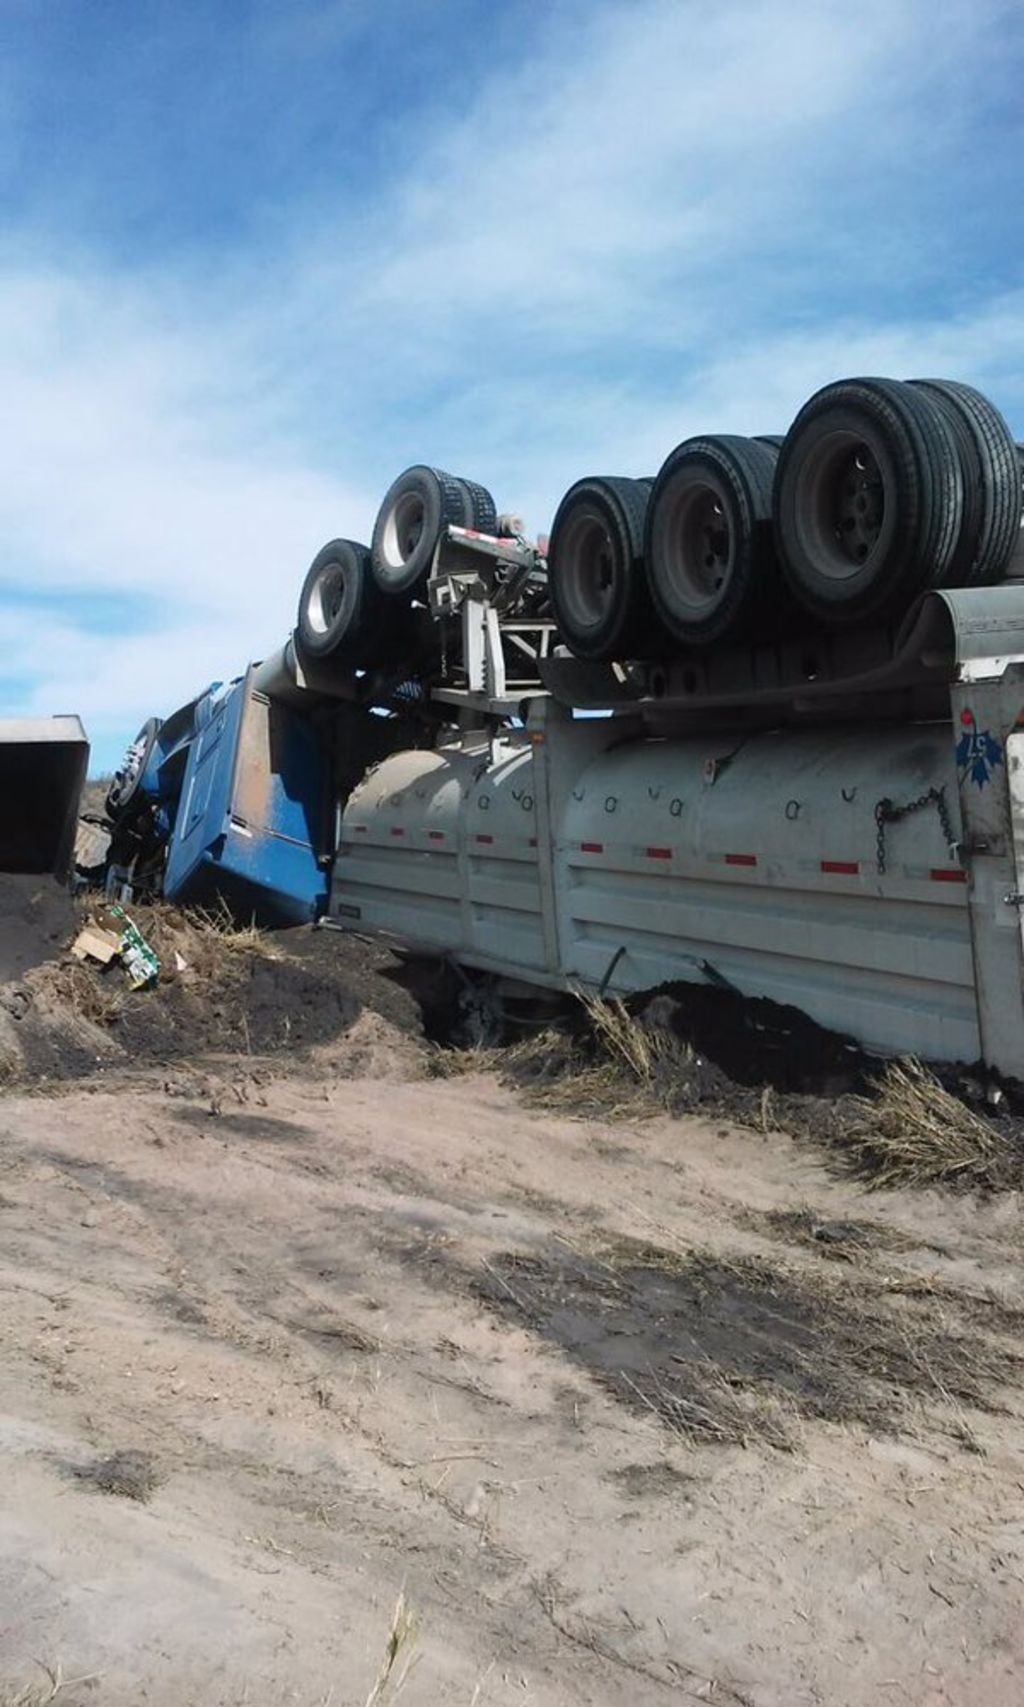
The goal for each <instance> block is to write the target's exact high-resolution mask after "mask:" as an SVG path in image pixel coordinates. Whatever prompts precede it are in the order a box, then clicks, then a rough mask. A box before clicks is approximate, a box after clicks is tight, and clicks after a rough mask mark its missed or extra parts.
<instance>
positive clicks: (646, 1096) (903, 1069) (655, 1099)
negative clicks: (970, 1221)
mask: <svg viewBox="0 0 1024 1707" xmlns="http://www.w3.org/2000/svg"><path fill="white" fill-rule="evenodd" d="M577 996H578V999H579V1002H580V1004H581V1008H582V1012H583V1017H584V1020H585V1024H584V1025H583V1026H582V1028H579V1029H572V1030H570V1029H554V1030H548V1031H544V1032H542V1033H540V1034H539V1035H538V1036H536V1037H533V1038H529V1039H527V1040H526V1041H524V1042H523V1043H520V1044H517V1045H515V1046H514V1047H513V1048H511V1049H507V1050H505V1051H503V1052H501V1054H500V1055H499V1056H496V1055H495V1052H488V1053H487V1058H486V1062H485V1063H484V1062H481V1061H480V1060H479V1059H476V1060H474V1059H473V1057H472V1053H470V1054H469V1055H468V1056H467V1057H466V1058H465V1059H464V1060H463V1061H462V1062H461V1063H460V1065H459V1069H458V1070H460V1071H466V1072H471V1071H474V1070H477V1068H478V1067H479V1068H480V1069H481V1070H490V1071H493V1070H494V1069H495V1068H496V1067H498V1068H499V1069H500V1070H501V1071H502V1072H503V1074H504V1075H505V1077H506V1078H507V1079H508V1081H509V1082H510V1083H512V1084H514V1085H515V1086H516V1087H517V1088H518V1089H519V1090H520V1091H521V1092H522V1093H523V1095H524V1096H525V1098H526V1100H527V1101H528V1102H530V1103H532V1104H534V1105H535V1106H539V1107H541V1108H545V1109H549V1110H551V1111H552V1112H555V1113H560V1114H568V1115H578V1116H580V1117H582V1118H591V1117H595V1116H596V1117H603V1118H605V1119H643V1118H647V1117H651V1116H654V1115H658V1114H664V1113H672V1112H680V1111H685V1110H687V1109H690V1108H706V1109H707V1110H708V1111H709V1112H715V1113H717V1114H718V1115H720V1116H725V1117H726V1118H731V1119H734V1120H736V1121H738V1122H739V1123H741V1124H744V1125H748V1126H753V1127H754V1128H755V1129H757V1130H760V1131H762V1132H768V1131H769V1130H772V1129H775V1130H783V1131H787V1132H789V1133H791V1134H792V1135H793V1136H794V1137H799V1138H802V1139H808V1138H809V1139H811V1140H812V1141H814V1142H816V1143H825V1144H827V1145H828V1146H829V1147H830V1148H831V1149H832V1151H833V1153H834V1154H835V1155H836V1156H837V1158H840V1159H841V1160H842V1161H843V1162H844V1164H846V1165H848V1166H851V1167H853V1168H854V1169H855V1170H856V1171H857V1172H858V1173H860V1174H861V1175H862V1176H863V1177H865V1178H866V1179H869V1180H870V1181H871V1183H872V1184H874V1185H877V1186H897V1185H938V1184H945V1185H964V1186H969V1187H974V1188H986V1189H999V1188H1005V1187H1007V1186H1013V1185H1018V1186H1019V1185H1021V1184H1022V1183H1024V1146H1022V1143H1021V1139H1020V1135H1019V1123H1017V1122H1015V1121H1013V1120H1007V1121H1004V1122H998V1123H997V1122H993V1121H990V1120H988V1119H987V1118H986V1117H985V1115H984V1114H982V1113H978V1112H976V1111H975V1110H974V1109H972V1108H971V1107H969V1106H968V1104H967V1103H966V1102H964V1101H962V1100H961V1099H960V1097H958V1096H957V1095H956V1094H955V1093H954V1092H953V1091H951V1090H948V1089H947V1088H946V1087H945V1085H943V1084H942V1083H941V1081H940V1080H939V1079H938V1078H937V1077H936V1075H935V1074H934V1073H932V1072H931V1071H930V1070H929V1069H928V1068H927V1067H925V1066H924V1065H923V1064H922V1063H921V1062H920V1061H918V1060H916V1059H914V1058H913V1057H907V1058H905V1059H903V1060H899V1061H893V1062H890V1063H889V1065H888V1066H886V1067H885V1069H884V1071H882V1072H881V1073H880V1074H879V1075H878V1077H877V1078H875V1079H874V1080H871V1081H870V1082H869V1085H868V1089H867V1091H866V1093H862V1094H856V1093H853V1092H847V1093H845V1094H840V1095H838V1096H837V1095H831V1096H827V1097H826V1096H823V1095H813V1094H810V1093H806V1092H800V1093H789V1092H783V1091H779V1090H776V1089H773V1088H772V1086H770V1085H764V1086H763V1087H761V1088H760V1089H757V1088H753V1087H751V1086H749V1085H734V1084H732V1083H731V1082H730V1081H729V1080H728V1078H727V1077H726V1075H725V1074H724V1073H722V1072H720V1071H718V1070H717V1069H715V1068H714V1066H713V1064H712V1065H711V1066H710V1067H709V1065H708V1062H707V1061H706V1059H704V1058H703V1057H701V1056H698V1055H697V1053H696V1052H695V1050H694V1049H693V1047H692V1045H690V1044H689V1043H687V1042H686V1040H685V1039H683V1038H681V1037H679V1036H677V1035H676V1033H675V1032H674V1031H671V1030H669V1029H668V1028H667V1027H665V1026H663V1025H660V1024H658V1023H656V1022H653V1020H652V1021H649V1020H640V1019H637V1018H636V1017H634V1015H633V1014H631V1013H630V1012H629V1010H628V1008H627V1007H626V1005H625V1004H624V1003H623V1002H622V1001H620V1000H618V999H613V1000H605V999H604V998H601V997H597V996H591V995H587V994H585V993H582V992H577ZM695 1087H696V1090H697V1093H698V1094H697V1096H696V1098H695V1099H694V1098H693V1096H692V1093H693V1090H694V1088H695Z"/></svg>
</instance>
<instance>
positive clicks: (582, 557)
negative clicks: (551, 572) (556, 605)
mask: <svg viewBox="0 0 1024 1707" xmlns="http://www.w3.org/2000/svg"><path fill="white" fill-rule="evenodd" d="M558 585H559V591H560V593H561V597H562V603H563V604H564V606H565V612H566V615H567V617H568V618H569V620H570V621H571V622H572V623H573V625H574V626H575V627H576V628H578V629H582V628H595V627H596V626H597V624H598V623H600V622H602V621H603V620H604V618H605V617H606V616H607V614H608V612H609V610H610V609H611V607H612V604H613V602H614V597H615V547H614V545H613V543H612V539H611V535H610V534H609V532H608V528H607V526H606V525H605V523H604V522H603V521H602V520H601V518H600V516H598V515H597V514H596V512H595V511H593V510H583V509H581V510H579V511H578V512H577V513H576V515H574V516H573V517H572V519H571V520H570V522H569V525H568V527H567V528H566V530H565V533H564V534H563V536H562V541H561V544H560V546H559V551H558Z"/></svg>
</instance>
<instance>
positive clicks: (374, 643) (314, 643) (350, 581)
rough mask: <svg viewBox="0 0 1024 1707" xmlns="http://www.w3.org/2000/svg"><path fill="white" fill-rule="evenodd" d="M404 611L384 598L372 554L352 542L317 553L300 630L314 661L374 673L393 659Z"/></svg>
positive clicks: (305, 593)
mask: <svg viewBox="0 0 1024 1707" xmlns="http://www.w3.org/2000/svg"><path fill="white" fill-rule="evenodd" d="M404 616H405V612H404V610H403V608H402V606H400V605H398V604H397V601H395V600H392V599H387V598H385V596H384V594H383V593H382V592H381V590H380V588H379V587H378V586H377V584H376V582H375V581H374V579H373V576H372V574H371V573H370V553H369V549H368V548H367V547H366V546H365V545H359V544H357V542H356V541H355V540H352V539H332V540H329V541H328V543H327V544H326V545H325V546H324V547H323V548H322V549H321V550H320V551H318V552H317V554H316V556H315V557H314V559H313V561H312V563H311V564H310V566H309V569H308V571H307V574H306V579H305V580H304V581H303V583H302V591H301V593H300V594H299V611H298V621H297V623H296V630H297V633H298V639H299V645H300V647H301V649H302V651H303V652H305V653H306V655H307V656H308V657H310V658H331V659H333V660H334V661H335V662H336V663H338V664H347V665H349V666H351V667H352V668H353V669H364V670H372V669H376V668H378V667H380V666H382V665H384V664H387V663H389V662H390V661H391V657H392V656H393V655H394V652H395V645H394V642H395V641H398V640H399V639H400V638H403V637H404V634H405V630H406V627H407V624H406V623H405V621H404V620H403V619H404Z"/></svg>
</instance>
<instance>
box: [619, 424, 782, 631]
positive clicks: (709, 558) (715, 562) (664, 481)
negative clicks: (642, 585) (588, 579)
mask: <svg viewBox="0 0 1024 1707" xmlns="http://www.w3.org/2000/svg"><path fill="white" fill-rule="evenodd" d="M775 456H776V453H775V451H774V450H770V449H769V448H768V446H767V445H762V444H758V443H757V442H756V441H755V440H753V439H743V438H736V437H733V436H731V435H728V434H722V435H718V436H716V437H714V438H711V437H709V438H695V439H687V440H685V442H684V443H683V444H681V445H677V446H676V448H675V450H673V451H672V452H670V454H669V455H668V457H666V459H665V462H664V463H663V464H662V467H661V470H660V472H659V474H658V478H657V480H656V481H655V483H654V490H653V492H652V493H651V499H650V503H649V505H648V509H647V527H646V547H645V560H646V564H647V578H648V581H649V583H650V587H651V593H652V596H653V599H654V604H655V607H656V609H657V611H658V614H659V616H660V617H661V620H662V622H663V623H664V625H665V627H666V628H667V629H668V631H669V633H670V634H672V635H674V637H675V638H676V639H677V640H680V641H682V642H683V644H684V645H686V646H708V645H710V644H711V643H712V642H713V641H716V640H721V639H722V638H723V637H724V636H725V635H729V636H730V637H732V636H737V637H739V636H742V635H743V634H745V633H747V632H749V631H750V630H751V629H752V628H753V626H754V624H755V622H756V620H757V618H758V617H759V616H760V615H761V614H762V613H763V612H764V611H765V610H766V609H768V608H769V606H770V605H772V604H777V596H778V589H779V575H778V568H777V564H776V559H775V547H774V542H773V538H772V525H771V514H772V509H771V505H772V476H773V474H774V472H775Z"/></svg>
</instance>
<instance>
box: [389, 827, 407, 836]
mask: <svg viewBox="0 0 1024 1707" xmlns="http://www.w3.org/2000/svg"><path fill="white" fill-rule="evenodd" d="M391 834H392V835H393V836H404V835H405V831H404V830H403V829H400V828H399V826H398V825H397V824H392V826H391Z"/></svg>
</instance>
